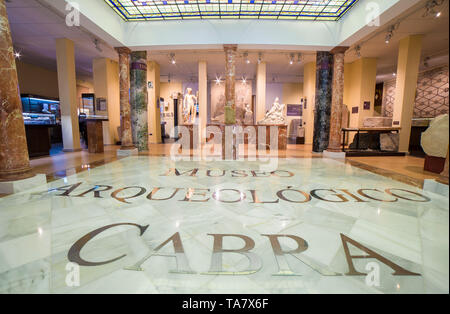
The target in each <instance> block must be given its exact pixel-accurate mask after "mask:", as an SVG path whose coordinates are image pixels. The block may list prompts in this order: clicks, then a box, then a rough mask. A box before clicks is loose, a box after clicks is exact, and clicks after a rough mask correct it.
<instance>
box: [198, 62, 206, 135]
mask: <svg viewBox="0 0 450 314" xmlns="http://www.w3.org/2000/svg"><path fill="white" fill-rule="evenodd" d="M198 106H199V118H200V119H199V123H200V137H201V139H200V140H201V143H203V142H205V141H206V138H205V137H204V136H203V132H206V123H207V120H208V71H207V64H206V61H199V62H198Z"/></svg>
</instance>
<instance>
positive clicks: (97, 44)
mask: <svg viewBox="0 0 450 314" xmlns="http://www.w3.org/2000/svg"><path fill="white" fill-rule="evenodd" d="M93 42H94V46H95V49H97V50H98V52H103V50H102V48H101V47H100V42H99V41H98V39H97V38H94V40H93Z"/></svg>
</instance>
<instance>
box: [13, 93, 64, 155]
mask: <svg viewBox="0 0 450 314" xmlns="http://www.w3.org/2000/svg"><path fill="white" fill-rule="evenodd" d="M21 101H22V111H23V120H24V124H25V131H26V137H27V144H28V151H29V156H30V157H39V156H47V155H49V154H50V149H51V146H52V144H57V143H61V142H62V134H61V110H60V103H59V100H56V99H49V98H46V97H40V96H36V95H25V94H22V95H21Z"/></svg>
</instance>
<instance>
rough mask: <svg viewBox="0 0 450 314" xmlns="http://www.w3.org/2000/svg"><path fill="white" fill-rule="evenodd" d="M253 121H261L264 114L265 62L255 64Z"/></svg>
mask: <svg viewBox="0 0 450 314" xmlns="http://www.w3.org/2000/svg"><path fill="white" fill-rule="evenodd" d="M255 107H256V108H255V121H256V123H257V122H258V121H261V120H262V119H264V116H265V114H266V63H265V62H263V61H261V62H260V63H259V64H258V65H257V66H256V106H255Z"/></svg>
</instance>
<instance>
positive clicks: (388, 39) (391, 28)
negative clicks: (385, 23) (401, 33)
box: [384, 25, 395, 44]
mask: <svg viewBox="0 0 450 314" xmlns="http://www.w3.org/2000/svg"><path fill="white" fill-rule="evenodd" d="M394 30H395V26H394V25H391V26H389V28H388V31H387V34H386V38H385V39H384V41H385V42H386V44H389V43H390V42H391V39H392V36H394Z"/></svg>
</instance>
